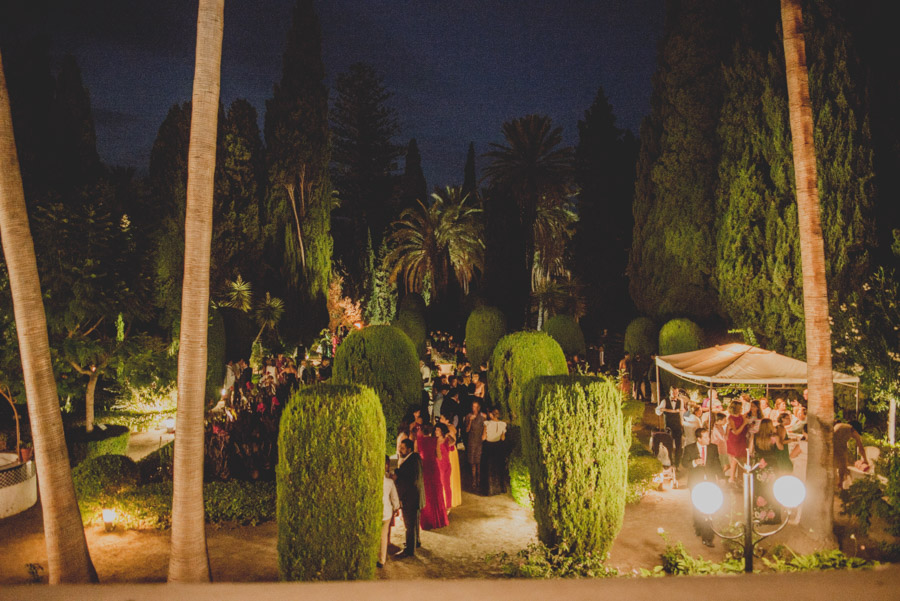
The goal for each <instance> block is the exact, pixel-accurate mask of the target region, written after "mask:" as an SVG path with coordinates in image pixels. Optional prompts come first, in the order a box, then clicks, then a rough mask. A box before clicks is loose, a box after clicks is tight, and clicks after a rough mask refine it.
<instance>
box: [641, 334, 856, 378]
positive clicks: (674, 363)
mask: <svg viewBox="0 0 900 601" xmlns="http://www.w3.org/2000/svg"><path fill="white" fill-rule="evenodd" d="M656 364H657V365H658V366H659V367H661V368H662V369H664V370H666V371H668V372H671V373H673V374H676V375H678V376H681V377H682V378H685V379H687V380H693V381H695V382H704V383H707V384H784V385H792V384H806V382H807V377H806V369H807V368H806V363H805V362H803V361H800V360H798V359H792V358H790V357H785V356H784V355H779V354H778V353H776V352H775V351H767V350H764V349H761V348H757V347H755V346H750V345H747V344H737V343H734V344H723V345H717V346H714V347H711V348H706V349H701V350H699V351H690V352H688V353H678V354H677V355H666V356H664V357H657V358H656ZM833 373H834V383H835V384H845V385H856V384H858V383H859V377H857V376H848V375H847V374H842V373H839V372H833Z"/></svg>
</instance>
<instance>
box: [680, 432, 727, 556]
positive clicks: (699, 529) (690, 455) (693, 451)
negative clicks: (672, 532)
mask: <svg viewBox="0 0 900 601" xmlns="http://www.w3.org/2000/svg"><path fill="white" fill-rule="evenodd" d="M694 435H695V436H696V437H697V442H695V443H694V444H689V445H688V446H686V447H685V448H684V457H683V459H682V462H681V465H682V467H684V468H686V469H687V470H688V487H689V488H691V489H693V488H694V486H696V485H697V484H699V483H700V482H703V481H709V482H715V481H716V479H717V478H719V476H721V475H722V464H721V463H719V449H718V448H717V447H716V445H713V444H709V432H708V431H707V430H706V428H697V431H696V432H695V433H694ZM693 516H694V532H695V533H696V534H697V535H698V536H699V537H700V540H701V541H702V542H703V544H704V545H706V546H707V547H713V546H715V545H713V530H712V526H711V525H710V523H709V521H707V520H706V518H705V517H704V516H703V515H702V514H701V513H700V512H699V511H698V510H697V508H696V507H694V508H693Z"/></svg>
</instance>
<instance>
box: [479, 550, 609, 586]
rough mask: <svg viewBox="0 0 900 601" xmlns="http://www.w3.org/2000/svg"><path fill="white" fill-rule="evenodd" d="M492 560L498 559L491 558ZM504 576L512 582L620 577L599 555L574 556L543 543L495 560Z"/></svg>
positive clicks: (504, 554) (503, 554) (502, 554)
mask: <svg viewBox="0 0 900 601" xmlns="http://www.w3.org/2000/svg"><path fill="white" fill-rule="evenodd" d="M488 559H489V560H493V559H495V557H489V558H488ZM496 559H497V560H499V562H500V566H501V568H502V569H503V572H504V574H505V575H507V576H509V577H511V578H542V579H547V578H608V577H612V576H618V571H617V570H616V569H615V568H609V567H607V566H606V565H605V564H604V563H603V560H604V558H603V557H601V556H599V555H591V554H590V553H588V554H584V555H575V554H572V553H570V552H569V550H568V549H567V548H566V547H564V546H560V547H555V548H552V549H551V548H549V547H547V546H546V545H545V544H543V543H534V544H532V545H528V547H527V548H525V549H522V550H521V551H519V552H518V553H516V554H515V555H510V554H508V553H500V554H499V555H497V556H496Z"/></svg>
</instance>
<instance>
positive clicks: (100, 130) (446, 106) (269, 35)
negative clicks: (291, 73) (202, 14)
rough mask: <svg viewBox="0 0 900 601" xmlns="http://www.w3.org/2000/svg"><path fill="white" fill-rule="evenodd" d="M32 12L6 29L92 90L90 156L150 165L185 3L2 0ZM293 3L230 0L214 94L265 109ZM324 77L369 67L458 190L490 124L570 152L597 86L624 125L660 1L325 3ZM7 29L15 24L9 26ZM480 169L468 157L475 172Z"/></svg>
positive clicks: (186, 94) (185, 90) (187, 58)
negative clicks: (31, 40)
mask: <svg viewBox="0 0 900 601" xmlns="http://www.w3.org/2000/svg"><path fill="white" fill-rule="evenodd" d="M3 1H4V2H15V3H18V4H20V5H22V6H25V7H27V8H26V12H28V11H30V12H31V14H30V15H28V16H23V17H21V22H20V23H15V24H14V23H11V22H10V20H9V19H6V21H7V22H5V23H0V28H2V29H3V30H4V31H3V33H4V35H9V33H10V31H14V32H15V33H16V35H22V34H23V33H27V32H29V31H43V32H44V33H46V34H47V35H48V36H49V37H50V38H51V39H52V44H53V46H52V47H53V56H54V58H57V59H58V58H59V57H61V56H62V55H63V54H64V53H71V54H73V55H74V56H75V57H76V59H77V60H78V63H79V65H80V66H81V69H82V72H83V77H84V81H85V84H86V85H87V87H88V89H89V90H90V93H91V100H92V103H93V110H94V119H95V121H96V128H97V138H98V145H99V151H100V155H101V158H102V159H103V160H104V161H106V162H107V163H110V164H118V165H130V166H134V167H137V168H138V170H139V171H140V172H144V171H146V169H147V163H148V160H149V156H150V148H151V146H152V144H153V140H154V137H155V136H156V131H157V129H158V128H159V125H160V123H162V120H163V118H164V117H165V115H166V112H167V111H168V109H169V107H171V106H172V105H173V104H174V103H176V102H183V101H186V100H189V99H190V94H191V85H192V79H193V67H194V45H195V36H196V10H197V2H196V0H135V1H133V2H132V1H127V2H126V1H122V0H80V1H77V2H70V1H65V2H64V1H61V0H3ZM293 4H294V0H256V1H252V0H243V1H236V0H226V3H225V39H224V49H223V63H222V100H223V101H224V102H225V104H226V106H227V104H229V103H230V102H231V101H232V100H234V99H235V98H239V97H244V98H247V99H248V100H249V101H250V102H251V103H252V104H253V105H254V106H256V108H257V110H258V111H259V112H260V125H262V113H263V112H264V110H265V101H266V99H267V98H269V97H270V96H271V94H272V86H273V84H274V83H275V82H276V81H277V80H278V79H279V78H280V73H281V54H282V52H283V47H284V41H285V35H286V32H287V29H288V27H289V26H290V18H291V9H292V6H293ZM316 6H317V10H318V12H319V16H320V20H321V25H322V34H323V58H324V61H325V67H326V70H327V73H328V81H329V83H331V82H332V81H333V80H334V77H335V75H336V74H337V73H340V72H341V71H343V70H345V69H346V67H347V66H348V65H350V64H351V63H353V62H357V61H366V62H370V63H372V64H373V65H375V67H376V68H377V69H378V71H379V72H380V73H381V74H382V75H383V77H384V83H385V85H386V87H387V88H388V89H389V90H390V91H391V92H393V93H394V98H393V101H392V105H393V106H394V108H395V109H396V110H397V113H398V116H399V119H400V124H401V132H400V135H399V136H398V138H397V141H398V142H399V143H401V144H404V145H405V143H406V142H407V141H408V140H409V138H416V139H417V141H418V144H419V149H420V151H421V154H422V161H423V168H424V170H425V177H426V178H427V180H428V185H429V187H434V186H435V185H440V186H443V185H446V184H448V183H461V181H462V171H463V164H464V162H465V154H466V150H467V148H468V144H469V142H470V141H474V142H475V149H476V152H477V154H479V155H480V154H481V153H483V152H485V151H486V150H487V149H488V148H487V145H488V143H489V142H499V141H501V133H500V126H501V124H502V123H503V122H504V121H506V120H508V119H510V118H514V117H519V116H522V115H525V114H528V113H543V114H547V115H549V116H551V117H552V118H553V121H554V123H556V124H557V125H559V126H562V127H563V131H564V136H565V139H566V142H567V143H569V144H574V143H575V142H576V141H577V123H578V119H579V118H581V117H582V116H583V115H584V111H585V110H586V109H587V108H588V107H589V106H590V104H591V102H592V101H593V99H594V96H595V95H596V92H597V89H598V87H599V86H601V85H602V86H603V88H604V90H605V91H606V94H607V96H608V97H609V99H610V102H611V104H612V105H613V110H614V111H615V113H616V116H617V119H618V123H619V125H620V127H626V128H628V129H631V130H632V131H634V132H635V133H637V130H638V128H639V125H640V122H641V119H642V118H643V117H644V115H645V114H646V113H647V112H648V110H649V99H650V89H651V83H650V80H651V76H652V74H653V71H654V69H655V58H656V44H657V41H658V39H659V36H660V35H661V32H662V26H663V16H664V15H663V2H662V0H606V1H603V0H560V1H559V2H546V0H540V1H538V0H518V1H513V0H505V1H501V0H477V1H475V0H455V1H438V0H418V1H415V0H331V1H325V0H323V1H318V2H316ZM16 20H18V18H17V19H16ZM482 166H483V161H482V160H479V164H478V168H479V174H480V170H481V167H482Z"/></svg>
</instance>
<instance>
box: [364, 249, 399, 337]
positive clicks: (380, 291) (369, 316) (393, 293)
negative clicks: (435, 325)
mask: <svg viewBox="0 0 900 601" xmlns="http://www.w3.org/2000/svg"><path fill="white" fill-rule="evenodd" d="M371 239H372V235H371V234H369V241H370V243H371ZM387 255H388V247H387V244H386V243H382V244H381V247H380V248H379V250H378V257H377V258H376V259H374V265H373V268H374V273H373V274H372V277H371V279H370V282H369V284H370V288H369V300H368V302H367V303H366V311H365V316H366V322H367V323H370V324H373V325H384V324H389V323H391V320H393V319H394V314H395V313H396V312H397V282H396V281H393V282H392V281H391V278H390V270H389V268H388V265H387V262H386V259H387Z"/></svg>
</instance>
